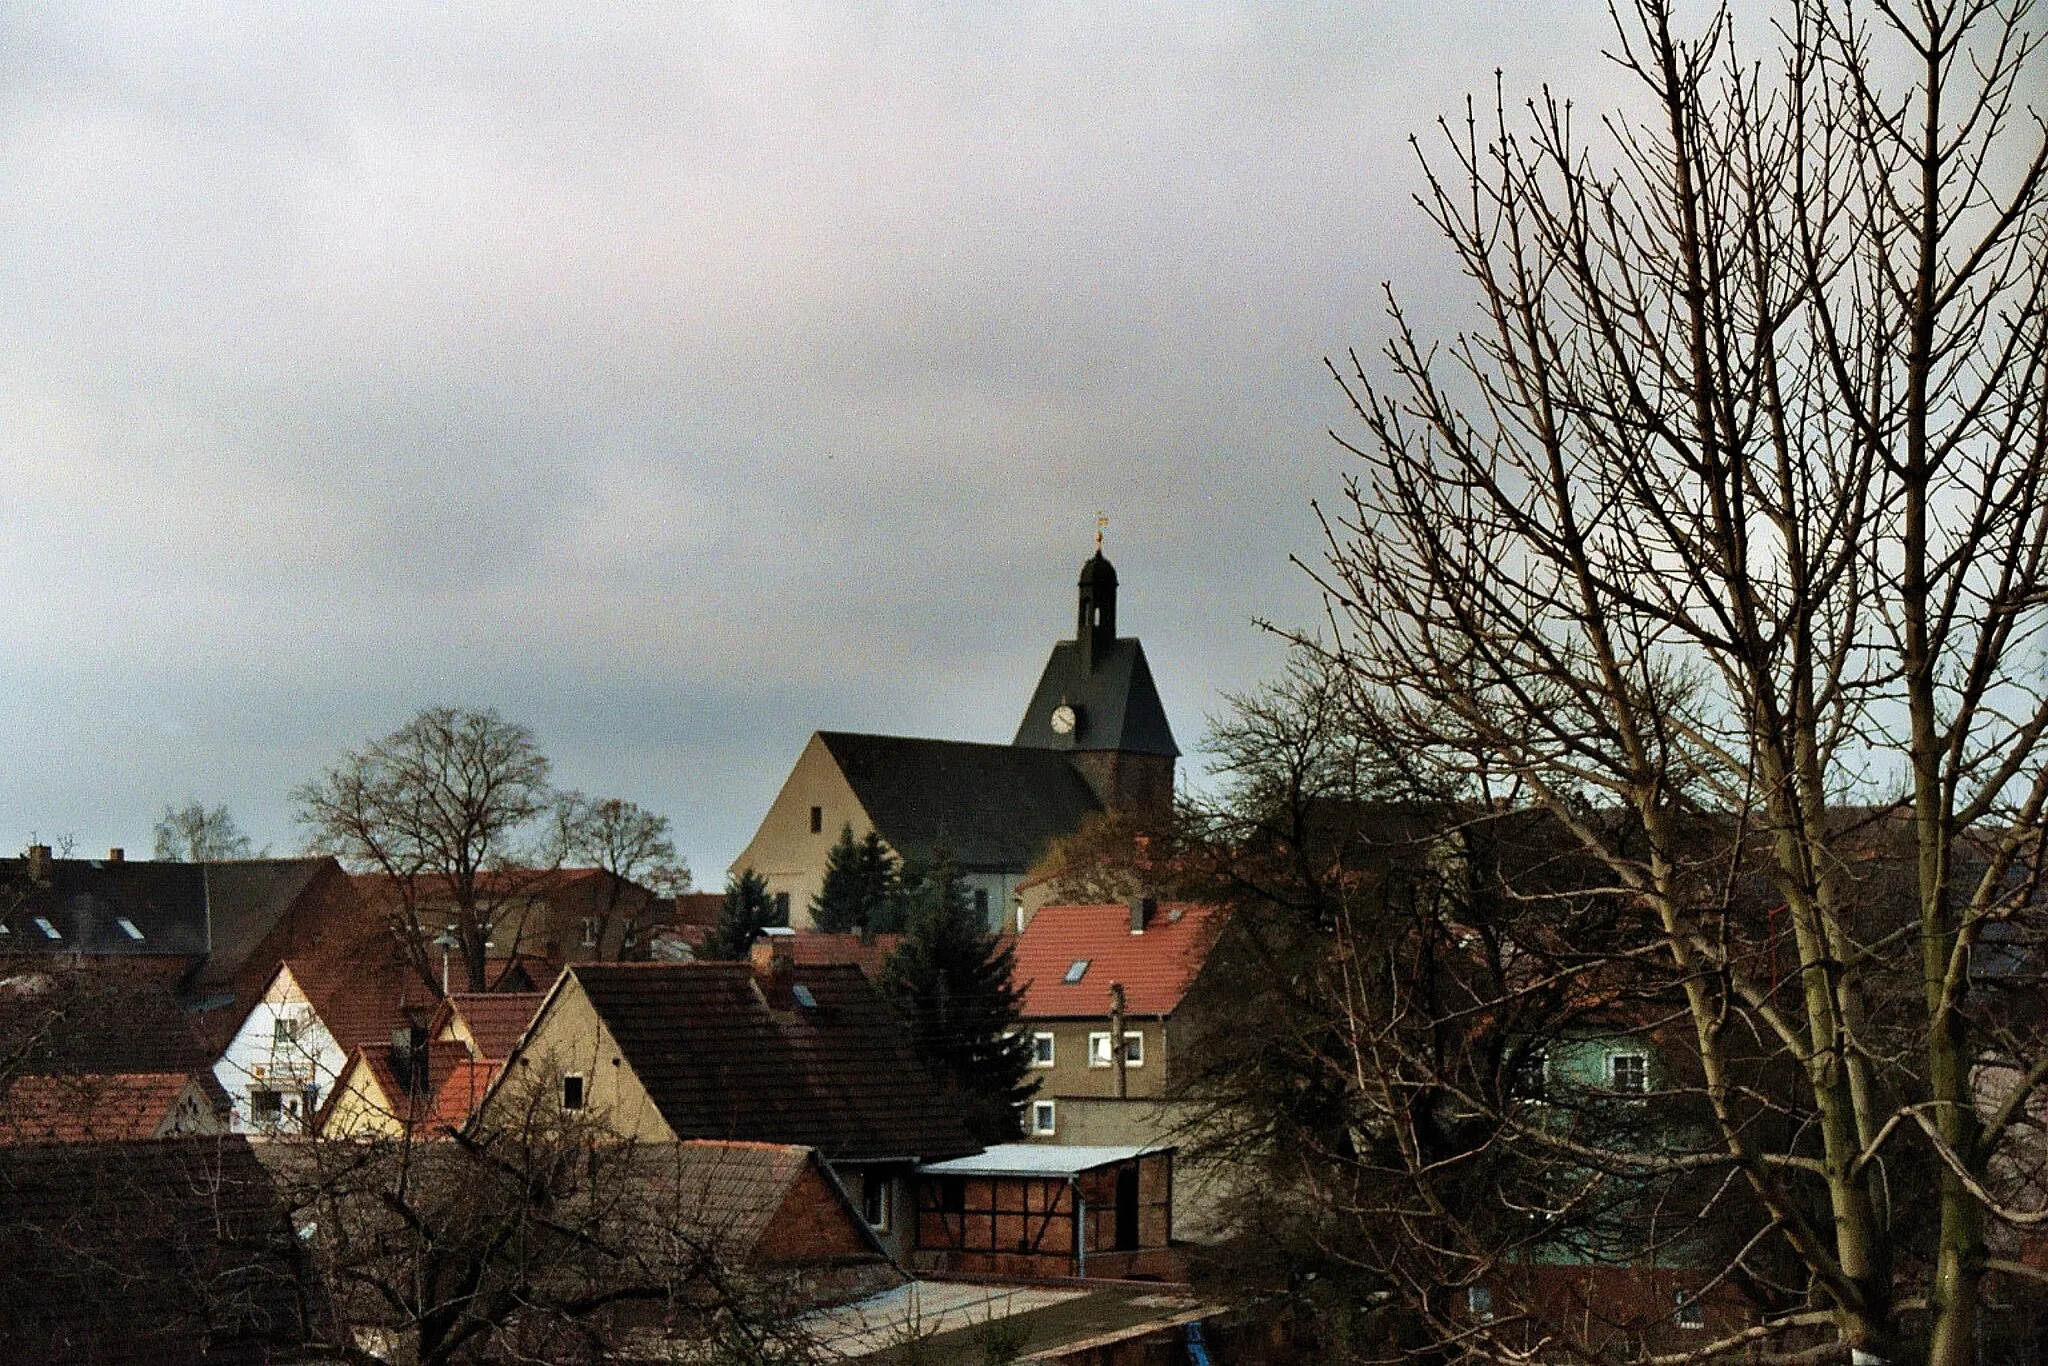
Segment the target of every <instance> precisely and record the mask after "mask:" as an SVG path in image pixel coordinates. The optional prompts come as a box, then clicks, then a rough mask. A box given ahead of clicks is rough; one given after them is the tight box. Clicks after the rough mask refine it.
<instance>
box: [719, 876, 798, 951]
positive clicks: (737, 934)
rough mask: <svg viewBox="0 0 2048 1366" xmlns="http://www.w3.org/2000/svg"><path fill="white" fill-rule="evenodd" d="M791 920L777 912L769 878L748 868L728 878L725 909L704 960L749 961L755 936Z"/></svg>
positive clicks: (720, 913) (720, 914)
mask: <svg viewBox="0 0 2048 1366" xmlns="http://www.w3.org/2000/svg"><path fill="white" fill-rule="evenodd" d="M788 919H789V918H788V917H787V916H785V915H783V914H781V913H780V912H778V911H777V910H776V906H775V898H774V897H772V896H770V895H769V894H768V879H766V878H764V877H762V876H761V875H760V874H759V873H757V872H755V871H754V870H753V869H752V868H748V869H745V870H744V871H742V872H740V873H739V874H738V875H737V876H734V877H728V878H727V879H726V882H725V907H724V909H723V910H721V911H720V912H719V913H718V923H717V924H716V925H713V926H712V927H711V933H710V934H709V935H708V936H707V937H706V938H705V940H704V957H706V958H715V959H724V960H728V961H730V960H735V959H740V958H745V957H746V956H747V953H748V951H749V950H750V949H751V948H752V947H753V944H754V936H755V935H757V934H759V933H760V932H761V931H762V930H765V929H767V928H768V927H769V926H771V925H784V924H787V923H788Z"/></svg>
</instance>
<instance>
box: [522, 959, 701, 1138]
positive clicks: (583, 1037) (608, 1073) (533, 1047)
mask: <svg viewBox="0 0 2048 1366" xmlns="http://www.w3.org/2000/svg"><path fill="white" fill-rule="evenodd" d="M570 1075H576V1076H580V1077H582V1078H583V1107H584V1108H583V1113H584V1114H585V1115H587V1116H589V1117H590V1118H591V1119H592V1120H593V1121H596V1122H599V1123H602V1124H603V1125H604V1126H605V1127H606V1128H608V1129H610V1130H611V1131H612V1132H613V1133H616V1134H618V1135H619V1136H620V1137H622V1138H631V1139H637V1140H639V1141H640V1142H643V1143H673V1142H675V1141H676V1134H675V1131H674V1130H672V1129H670V1128H669V1126H668V1121H666V1120H664V1119H663V1118H662V1117H661V1111H660V1110H658V1109H656V1108H655V1105H654V1101H653V1098H652V1097H650V1096H649V1095H648V1094H647V1088H646V1087H644V1086H642V1085H641V1084H640V1078H639V1077H638V1076H637V1075H636V1074H635V1073H634V1071H633V1069H632V1068H630V1067H628V1066H626V1063H625V1059H624V1055H623V1054H622V1053H621V1052H620V1050H619V1046H618V1043H617V1042H616V1041H615V1040H614V1039H613V1038H612V1035H611V1031H610V1030H608V1029H606V1028H605V1026H604V1021H603V1020H602V1019H600V1018H599V1017H598V1013H597V1011H596V1010H595V1009H593V1008H592V1006H591V1004H590V998H589V997H588V996H586V995H584V993H583V987H582V985H581V984H580V983H578V982H577V980H576V979H575V977H574V976H573V975H571V976H569V977H566V978H564V979H563V981H562V984H561V987H560V989H559V990H558V991H556V993H555V996H554V999H553V1000H551V1001H550V1002H549V1003H548V1005H547V1007H546V1008H545V1010H544V1011H543V1013H542V1015H541V1018H540V1019H539V1020H538V1021H537V1022H536V1023H535V1025H534V1027H533V1032H532V1034H531V1035H529V1036H528V1038H527V1041H526V1047H525V1048H524V1049H522V1050H520V1053H519V1057H518V1060H517V1061H516V1062H514V1063H512V1064H511V1065H510V1066H509V1067H508V1068H507V1069H506V1070H505V1072H504V1073H503V1074H502V1075H501V1076H500V1078H499V1080H498V1084H497V1085H495V1086H494V1087H493V1088H492V1090H491V1094H490V1097H489V1099H488V1100H487V1101H486V1102H485V1109H486V1119H485V1122H486V1123H490V1122H492V1121H493V1119H494V1118H495V1120H496V1122H498V1123H501V1124H504V1123H511V1122H513V1115H514V1113H516V1109H517V1107H519V1106H520V1105H522V1104H523V1103H524V1102H525V1100H526V1098H527V1096H528V1094H530V1093H529V1092H528V1090H527V1088H530V1087H537V1088H541V1102H542V1103H543V1104H553V1105H560V1104H561V1098H562V1078H563V1077H565V1076H570Z"/></svg>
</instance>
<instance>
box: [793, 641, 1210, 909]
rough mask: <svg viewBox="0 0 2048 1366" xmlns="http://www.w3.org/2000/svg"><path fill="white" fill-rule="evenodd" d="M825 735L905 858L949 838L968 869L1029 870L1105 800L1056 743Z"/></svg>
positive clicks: (877, 823) (960, 863) (878, 826)
mask: <svg viewBox="0 0 2048 1366" xmlns="http://www.w3.org/2000/svg"><path fill="white" fill-rule="evenodd" d="M1119 643H1120V644H1121V643H1123V642H1119ZM1129 643H1130V644H1132V645H1134V646H1135V645H1136V643H1137V642H1135V641H1132V642H1129ZM1141 667H1142V665H1141ZM1150 687H1151V680H1150V678H1149V676H1148V677H1147V679H1146V688H1147V689H1148V691H1149V689H1150ZM1155 705H1156V704H1155ZM818 738H819V739H820V740H822V741H823V742H824V744H825V748H826V749H827V750H828V751H830V752H831V755H832V759H833V762H835V763H836V764H838V766H839V771H840V773H841V774H842V775H844V777H845V778H846V782H847V785H848V786H850V787H851V788H852V789H853V794H854V796H855V797H857V798H858V799H859V800H860V804H861V808H862V809H863V810H864V811H866V812H867V814H868V819H869V820H871V821H873V822H874V824H875V829H876V830H877V831H879V832H880V833H881V836H882V838H883V839H884V840H887V841H888V843H889V846H890V848H892V849H894V850H895V851H896V852H897V853H898V854H899V855H901V856H903V857H905V858H916V857H922V856H925V855H929V854H930V853H932V851H933V850H935V849H937V848H939V847H940V846H944V847H945V848H946V849H947V850H948V851H949V852H950V853H951V855H952V858H953V862H954V863H955V864H956V865H957V866H958V867H960V868H962V869H964V870H967V871H991V870H1000V869H1023V868H1027V867H1029V866H1030V865H1031V864H1032V862H1033V861H1035V860H1036V859H1037V858H1038V856H1039V855H1040V854H1043V853H1044V852H1045V849H1046V846H1047V845H1048V844H1050V843H1051V842H1052V841H1053V840H1054V839H1056V838H1058V837H1059V836H1062V835H1071V834H1072V833H1073V832H1074V831H1076V830H1078V829H1079V828H1080V827H1081V822H1082V821H1084V820H1085V819H1087V818H1088V817H1089V816H1092V815H1094V814H1095V813H1096V812H1098V811H1100V810H1101V809H1102V805H1101V803H1100V802H1098V801H1096V799H1095V794H1094V793H1093V792H1091V791H1090V790H1089V788H1088V784H1087V783H1086V782H1085V781H1084V780H1083V779H1082V778H1081V775H1080V774H1078V773H1076V772H1075V771H1074V769H1073V767H1072V766H1071V765H1069V764H1068V763H1067V761H1066V759H1065V758H1064V757H1062V756H1061V755H1059V754H1057V753H1055V752H1053V751H1050V750H1046V749H1020V748H1018V747H1016V746H1013V745H977V744H970V743H967V742H965V741H961V740H918V739H911V738H908V737H905V736H897V735H855V734H851V733H849V732H846V731H819V732H818ZM1168 743H1171V739H1170V738H1169V740H1168Z"/></svg>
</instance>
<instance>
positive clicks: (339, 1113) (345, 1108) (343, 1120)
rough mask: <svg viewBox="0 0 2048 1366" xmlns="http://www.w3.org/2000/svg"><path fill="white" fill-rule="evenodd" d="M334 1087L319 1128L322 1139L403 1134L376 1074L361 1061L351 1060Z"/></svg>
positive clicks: (401, 1126)
mask: <svg viewBox="0 0 2048 1366" xmlns="http://www.w3.org/2000/svg"><path fill="white" fill-rule="evenodd" d="M337 1088H338V1089H337V1090H336V1091H335V1095H334V1104H333V1107H332V1108H331V1109H329V1110H328V1112H327V1121H326V1123H324V1124H323V1125H321V1127H320V1136H321V1137H322V1138H398V1137H401V1136H402V1135H403V1134H404V1133H405V1126H404V1125H403V1124H401V1123H399V1121H398V1116H397V1114H396V1113H394V1112H393V1110H392V1106H391V1100H390V1098H389V1097H388V1096H386V1095H385V1094H384V1088H383V1087H382V1086H380V1085H378V1084H377V1075H376V1073H374V1072H372V1071H371V1070H370V1069H369V1068H367V1067H365V1066H363V1064H362V1063H361V1061H360V1060H356V1059H351V1060H350V1062H349V1065H348V1067H347V1069H346V1070H345V1071H343V1072H342V1074H341V1080H340V1082H339V1083H337Z"/></svg>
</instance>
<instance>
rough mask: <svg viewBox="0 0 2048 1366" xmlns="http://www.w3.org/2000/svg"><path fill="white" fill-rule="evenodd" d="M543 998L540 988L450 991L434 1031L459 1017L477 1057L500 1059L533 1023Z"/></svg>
mask: <svg viewBox="0 0 2048 1366" xmlns="http://www.w3.org/2000/svg"><path fill="white" fill-rule="evenodd" d="M550 980H552V979H550ZM546 999H547V993H546V992H541V991H483V992H473V991H457V992H453V993H451V994H450V995H449V997H448V999H447V1000H446V1001H443V1002H442V1003H441V1011H440V1014H439V1015H437V1016H436V1017H435V1020H434V1033H435V1035H436V1036H438V1035H440V1034H441V1033H443V1032H444V1031H445V1030H446V1028H447V1027H448V1025H449V1023H450V1022H451V1017H459V1018H460V1019H461V1021H462V1025H463V1027H464V1028H465V1029H467V1030H468V1031H469V1036H470V1037H471V1038H472V1039H475V1040H476V1047H477V1056H478V1057H481V1058H487V1059H489V1060H491V1061H493V1062H503V1061H504V1060H505V1059H506V1058H509V1057H511V1056H512V1046H513V1045H514V1044H516V1043H518V1042H519V1036H520V1035H521V1034H524V1033H525V1032H526V1026H527V1025H529V1024H531V1023H532V1022H533V1012H534V1011H536V1010H539V1009H540V1003H541V1002H542V1001H544V1000H546Z"/></svg>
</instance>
